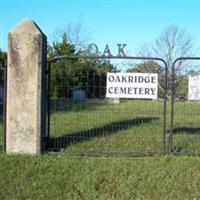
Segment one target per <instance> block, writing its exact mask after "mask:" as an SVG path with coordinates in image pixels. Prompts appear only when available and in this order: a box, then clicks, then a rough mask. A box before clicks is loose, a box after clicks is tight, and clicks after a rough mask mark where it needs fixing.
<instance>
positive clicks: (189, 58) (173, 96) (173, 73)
mask: <svg viewBox="0 0 200 200" xmlns="http://www.w3.org/2000/svg"><path fill="white" fill-rule="evenodd" d="M181 60H199V61H200V57H179V58H176V59H175V60H174V62H173V63H172V74H171V78H172V88H171V112H170V136H169V153H171V154H172V153H173V136H174V103H175V88H174V86H175V65H176V63H177V62H178V61H181Z"/></svg>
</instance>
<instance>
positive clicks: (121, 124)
mask: <svg viewBox="0 0 200 200" xmlns="http://www.w3.org/2000/svg"><path fill="white" fill-rule="evenodd" d="M65 105H68V107H66V106H65ZM53 107H54V111H53V112H52V115H51V137H52V138H58V139H54V141H53V142H52V143H51V147H52V148H54V149H55V148H59V147H62V150H64V151H65V152H143V153H145V152H162V150H163V143H162V140H163V102H161V101H141V100H139V101H138V100H128V101H122V102H121V103H120V104H109V103H107V102H106V101H99V100H98V101H96V100H93V101H87V102H82V103H80V102H79V103H77V102H75V103H74V102H67V101H66V100H65V101H64V100H62V101H60V102H58V101H54V106H53ZM63 108H64V109H63ZM62 109H63V110H62ZM199 110H200V104H199V103H196V102H185V103H184V102H176V103H175V116H174V128H175V134H174V142H173V147H174V151H175V152H178V153H198V152H200V142H199V139H200V137H199V136H200V128H199V126H200V114H199ZM166 117H167V131H166V150H167V149H168V144H169V142H168V139H169V130H170V126H169V125H170V102H168V103H167V116H166ZM69 135H70V138H71V140H70V145H68V143H67V142H68V141H67V139H66V138H69ZM79 137H81V138H82V139H81V140H77V138H79ZM65 144H67V145H65Z"/></svg>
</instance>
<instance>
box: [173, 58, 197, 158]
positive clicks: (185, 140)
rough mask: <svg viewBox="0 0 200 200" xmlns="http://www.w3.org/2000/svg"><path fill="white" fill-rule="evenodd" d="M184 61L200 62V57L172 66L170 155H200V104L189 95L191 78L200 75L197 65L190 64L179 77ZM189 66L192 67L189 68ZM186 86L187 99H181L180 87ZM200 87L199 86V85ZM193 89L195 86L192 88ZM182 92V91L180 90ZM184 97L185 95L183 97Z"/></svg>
mask: <svg viewBox="0 0 200 200" xmlns="http://www.w3.org/2000/svg"><path fill="white" fill-rule="evenodd" d="M183 61H190V62H191V61H200V57H180V58H177V59H176V60H175V61H174V62H173V65H172V78H171V80H172V90H171V114H170V153H174V154H184V155H187V154H188V155H200V112H199V111H200V103H199V97H198V98H196V97H192V98H191V97H190V94H188V91H189V90H188V87H189V76H190V75H191V76H194V75H198V76H199V74H200V67H199V66H198V65H197V63H193V64H192V63H191V64H190V63H188V64H187V69H190V70H189V71H186V72H185V73H184V72H183V71H182V72H181V74H180V75H179V76H177V70H176V69H177V65H178V64H180V63H179V62H183ZM188 65H191V67H189V66H188ZM181 84H182V85H184V84H185V85H186V86H185V89H186V91H185V93H186V98H185V99H183V98H181V94H177V93H178V89H177V88H178V87H181V86H182V85H181ZM197 86H199V84H198V85H197ZM190 89H193V86H190ZM179 92H180V90H179ZM182 96H183V95H182Z"/></svg>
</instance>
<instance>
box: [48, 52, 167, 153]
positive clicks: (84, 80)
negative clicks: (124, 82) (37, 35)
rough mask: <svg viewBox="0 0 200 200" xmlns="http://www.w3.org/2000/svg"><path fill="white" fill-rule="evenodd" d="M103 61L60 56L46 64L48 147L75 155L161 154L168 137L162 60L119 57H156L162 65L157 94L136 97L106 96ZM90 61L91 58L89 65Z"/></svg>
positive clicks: (165, 70) (164, 68) (102, 59)
mask: <svg viewBox="0 0 200 200" xmlns="http://www.w3.org/2000/svg"><path fill="white" fill-rule="evenodd" d="M73 59H80V63H79V64H80V66H78V67H77V68H73V67H72V66H71V65H72V63H73ZM104 59H105V58H102V57H82V58H81V57H79V58H72V57H67V56H66V57H65V56H60V57H56V58H54V59H53V60H51V61H50V62H49V78H48V80H49V82H48V83H49V84H48V86H49V101H48V102H49V104H48V107H49V113H48V135H49V140H48V141H49V142H48V149H49V150H50V151H63V152H65V153H67V154H73V155H74V154H76V155H105V156H106V155H135V156H141V155H155V154H163V153H165V152H166V149H168V147H167V145H166V144H168V142H166V138H169V136H166V135H167V134H168V133H167V131H166V109H167V105H166V94H167V65H166V63H165V61H164V60H162V59H160V58H153V57H126V58H123V59H129V60H140V61H141V60H142V61H149V60H153V61H159V62H161V65H162V69H163V70H161V72H158V73H159V74H158V79H159V80H162V86H160V87H159V90H158V93H159V97H160V98H159V99H157V100H136V99H111V98H110V99H109V98H105V92H106V73H105V72H104V71H103V70H102V69H101V68H100V65H101V66H102V63H103V62H105V60H104ZM106 59H107V58H106ZM109 59H122V58H121V57H109ZM69 60H71V61H69ZM88 60H92V61H94V62H92V64H91V63H90V62H87V61H88ZM102 61H103V62H102ZM94 63H95V64H94ZM85 64H86V68H87V69H86V68H85ZM88 64H90V66H88ZM94 69H95V70H94ZM96 69H97V70H96ZM66 70H67V71H68V72H69V71H70V73H71V74H73V78H72V76H70V74H67V71H66ZM73 70H74V71H73ZM146 73H149V71H148V70H147V71H146ZM55 74H56V76H55Z"/></svg>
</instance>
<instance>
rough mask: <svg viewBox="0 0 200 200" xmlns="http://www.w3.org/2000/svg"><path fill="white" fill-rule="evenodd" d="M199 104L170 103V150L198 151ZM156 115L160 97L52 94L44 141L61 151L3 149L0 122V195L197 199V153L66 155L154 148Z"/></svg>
mask: <svg viewBox="0 0 200 200" xmlns="http://www.w3.org/2000/svg"><path fill="white" fill-rule="evenodd" d="M169 104H170V103H169V102H168V103H167V131H166V149H167V148H168V137H169V121H170V118H169V116H170V107H169ZM199 110H200V104H199V103H197V102H196V103H191V102H179V103H176V104H175V117H174V119H175V127H174V128H175V134H174V143H173V148H174V151H175V152H176V153H179V154H184V153H185V154H186V153H188V154H190V153H196V154H197V153H198V152H200V137H199V135H200V130H199V127H200V123H199V122H200V116H199V115H200V113H199ZM162 116H163V102H161V101H137V100H131V101H121V103H120V104H110V103H108V102H106V101H99V100H98V101H96V100H95V101H88V102H82V103H80V102H67V101H66V102H65V100H62V101H60V100H54V101H52V113H51V134H50V136H51V141H50V144H49V145H50V147H51V148H50V149H51V150H53V149H54V150H61V152H57V153H53V154H52V153H51V152H47V153H45V154H43V155H41V156H22V155H9V156H7V155H5V154H4V153H3V152H2V148H3V146H2V144H3V139H2V135H3V128H2V126H1V129H0V130H1V137H0V147H1V153H0V199H9V200H10V199H41V200H43V199H69V200H71V199H81V200H82V199H91V200H92V199H102V200H104V199H122V200H123V199H127V200H129V199H200V192H199V191H200V181H199V180H200V157H198V156H173V155H162V156H157V155H156V156H153V157H86V156H85V157H81V156H79V157H76V156H69V154H70V153H76V152H90V153H91V152H97V153H105V152H110V153H120V152H121V153H126V152H132V153H134V152H142V153H147V152H160V153H161V152H162V150H163V143H162V140H163V136H162V134H163V133H162V130H163V127H162V124H163V117H162ZM1 123H2V119H1ZM114 155H116V154H114Z"/></svg>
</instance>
